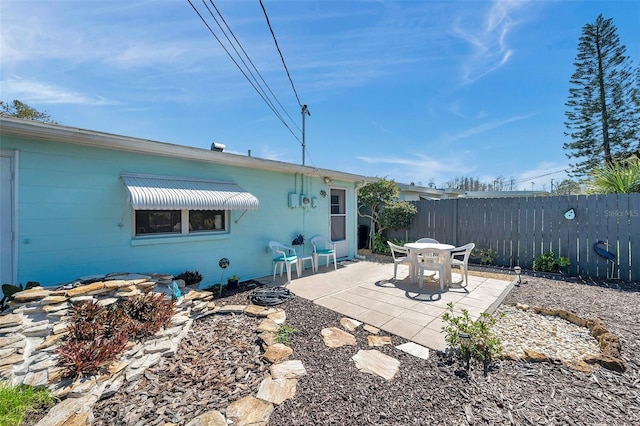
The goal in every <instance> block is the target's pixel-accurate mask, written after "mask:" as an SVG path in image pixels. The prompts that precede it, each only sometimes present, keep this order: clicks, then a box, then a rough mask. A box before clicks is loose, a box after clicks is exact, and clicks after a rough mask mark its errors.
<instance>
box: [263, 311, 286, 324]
mask: <svg viewBox="0 0 640 426" xmlns="http://www.w3.org/2000/svg"><path fill="white" fill-rule="evenodd" d="M267 318H269V319H270V320H272V321H273V322H275V323H276V324H278V325H282V324H284V323H285V321H286V320H287V314H286V313H285V312H284V309H277V310H276V312H272V313H270V314H269V315H267Z"/></svg>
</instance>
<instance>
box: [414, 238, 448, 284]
mask: <svg viewBox="0 0 640 426" xmlns="http://www.w3.org/2000/svg"><path fill="white" fill-rule="evenodd" d="M404 247H406V248H407V249H408V250H409V262H410V263H411V264H410V265H409V277H410V279H411V283H412V284H415V282H416V277H417V276H418V270H419V268H418V255H417V251H418V250H420V249H425V248H435V249H440V250H445V251H449V252H451V250H453V249H454V248H456V247H455V246H452V245H451V244H440V243H437V244H436V243H406V244H405V245H404ZM444 274H445V277H444V282H445V284H446V285H447V286H449V285H451V262H447V263H446V264H445V266H444Z"/></svg>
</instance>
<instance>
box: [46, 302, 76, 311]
mask: <svg viewBox="0 0 640 426" xmlns="http://www.w3.org/2000/svg"><path fill="white" fill-rule="evenodd" d="M70 307H71V303H69V302H64V303H60V304H56V305H46V306H43V307H42V310H43V311H45V312H47V313H51V312H57V311H61V310H63V309H69V308H70Z"/></svg>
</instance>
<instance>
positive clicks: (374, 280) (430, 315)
mask: <svg viewBox="0 0 640 426" xmlns="http://www.w3.org/2000/svg"><path fill="white" fill-rule="evenodd" d="M408 273H409V268H408V267H407V266H404V265H399V266H398V277H397V280H396V281H395V282H393V280H392V278H393V264H389V263H375V262H368V261H351V262H339V267H338V270H337V271H335V270H334V269H333V265H331V266H330V267H329V268H327V267H326V266H320V268H319V270H318V273H316V274H313V273H312V271H311V269H305V270H304V271H303V275H302V277H301V278H294V279H292V280H291V283H290V284H289V285H288V286H287V288H289V289H290V290H291V291H292V292H294V293H295V294H296V295H297V296H299V297H303V298H305V299H308V300H311V301H313V302H314V303H317V304H318V305H321V306H324V307H326V308H329V309H331V310H333V311H336V312H339V313H341V314H343V315H346V316H348V317H350V318H354V319H356V320H358V321H361V322H363V323H366V324H370V325H372V326H375V327H379V328H381V329H382V330H384V331H387V332H389V333H392V334H395V335H398V336H400V337H404V338H405V339H407V340H411V341H413V342H415V343H417V344H419V345H423V346H426V347H428V348H431V349H436V350H444V349H446V343H445V340H444V339H445V336H444V334H443V333H441V331H442V326H443V321H442V314H443V313H444V312H445V310H446V309H447V303H449V302H452V303H453V304H454V312H455V313H456V314H459V313H460V312H461V311H462V309H466V310H468V311H469V313H470V314H471V316H472V317H473V318H474V319H476V318H478V317H479V316H480V314H481V313H482V312H489V313H493V312H494V311H495V309H496V308H497V307H498V306H499V305H500V303H501V301H502V300H503V299H504V297H505V296H506V295H507V293H508V292H509V290H510V289H511V287H512V285H513V282H512V281H505V280H498V279H494V278H483V277H477V276H472V275H469V285H468V286H467V287H465V288H461V287H460V286H459V284H458V285H456V282H458V283H459V282H460V281H461V278H462V277H461V275H459V274H456V273H453V282H454V285H453V286H452V288H450V289H447V291H445V292H443V293H441V292H440V287H439V283H438V282H437V280H433V279H428V278H425V282H424V286H423V288H422V289H420V288H419V285H418V284H412V283H411V282H410V280H409V277H408ZM294 276H296V275H295V274H294ZM271 278H272V277H268V281H270V280H271ZM285 281H286V276H285V277H277V279H276V282H275V285H282V284H284V283H285Z"/></svg>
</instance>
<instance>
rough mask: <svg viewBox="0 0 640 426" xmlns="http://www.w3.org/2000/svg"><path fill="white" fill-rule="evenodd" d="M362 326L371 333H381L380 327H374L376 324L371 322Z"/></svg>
mask: <svg viewBox="0 0 640 426" xmlns="http://www.w3.org/2000/svg"><path fill="white" fill-rule="evenodd" d="M362 328H363V329H364V330H366V331H368V332H369V333H371V334H378V333H380V329H379V328H377V327H374V326H372V325H369V324H365V325H364V326H363V327H362Z"/></svg>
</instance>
